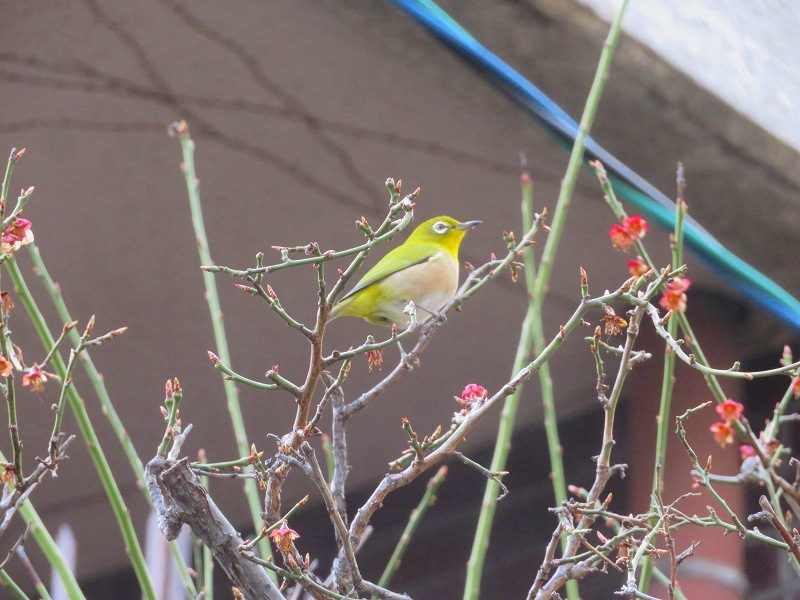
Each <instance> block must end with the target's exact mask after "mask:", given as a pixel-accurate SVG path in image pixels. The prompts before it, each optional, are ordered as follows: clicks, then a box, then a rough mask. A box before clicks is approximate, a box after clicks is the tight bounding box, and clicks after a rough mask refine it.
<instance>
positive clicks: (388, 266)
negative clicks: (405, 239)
mask: <svg viewBox="0 0 800 600" xmlns="http://www.w3.org/2000/svg"><path fill="white" fill-rule="evenodd" d="M440 252H441V248H437V247H435V246H429V245H427V244H420V245H415V246H413V247H407V245H405V244H404V245H402V246H398V247H397V248H395V249H394V250H392V251H391V252H389V254H387V255H386V256H384V257H383V258H382V259H381V260H380V261H378V264H376V265H375V266H374V267H372V268H371V269H370V270H369V271H367V273H366V274H365V275H364V277H362V278H361V281H359V282H358V284H357V285H356V286H355V287H354V288H353V289H352V290H350V291H349V292H347V293H346V294H345V295H344V296H342V297H341V298H340V299H339V302H344V301H345V300H347V299H348V298H351V297H353V296H354V295H355V294H357V293H358V292H360V291H361V290H363V289H365V288H368V287H369V286H371V285H374V284H376V283H378V282H379V281H382V280H384V279H386V278H387V277H389V276H390V275H394V274H395V273H398V272H400V271H403V270H405V269H408V268H409V267H413V266H415V265H420V264H422V263H426V262H428V261H429V260H430V259H431V258H433V257H434V256H436V255H437V254H439V253H440ZM339 302H337V304H338V303H339Z"/></svg>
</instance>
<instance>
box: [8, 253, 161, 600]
mask: <svg viewBox="0 0 800 600" xmlns="http://www.w3.org/2000/svg"><path fill="white" fill-rule="evenodd" d="M5 264H6V267H7V269H8V272H9V274H10V275H11V280H12V281H13V282H14V285H15V286H16V288H17V293H18V295H19V298H20V300H21V301H22V303H23V304H24V306H25V310H26V311H27V313H28V317H29V318H30V319H31V322H32V323H33V325H34V327H35V328H36V332H37V333H38V335H39V338H40V340H41V341H42V345H43V346H44V348H45V349H47V348H51V347H52V346H53V344H54V343H55V340H54V339H53V336H52V335H50V331H49V330H48V328H47V324H46V323H45V321H44V317H43V316H42V313H41V311H40V310H39V307H38V306H36V302H35V301H34V300H33V296H31V293H30V290H29V289H28V285H27V284H26V283H25V279H24V277H23V276H22V272H21V271H20V269H19V265H18V264H17V261H16V259H11V260H8V261H6V263H5ZM53 368H54V370H55V371H56V373H57V374H58V376H59V377H61V379H62V381H66V377H65V374H66V365H65V364H64V360H63V359H62V358H61V356H60V355H59V354H55V355H54V356H53ZM67 399H68V400H69V404H70V407H71V408H72V412H73V414H74V415H75V421H76V423H77V425H78V428H79V429H80V432H81V435H82V436H83V439H84V441H85V442H86V446H87V448H88V450H89V456H90V457H91V459H92V462H93V463H94V466H95V469H96V470H97V474H98V475H99V476H100V481H101V483H102V484H103V488H104V489H105V491H106V495H107V496H108V499H109V502H110V504H111V508H112V510H113V511H114V516H115V517H116V519H117V524H118V525H119V528H120V532H121V533H122V537H123V540H124V542H125V550H126V552H127V553H128V557H129V560H130V561H131V565H132V566H133V569H134V571H135V572H136V577H137V579H138V581H139V585H140V586H141V588H142V594H143V596H144V597H145V598H147V599H148V600H149V599H153V600H155V597H156V595H155V590H154V589H153V582H152V580H151V579H150V574H149V573H148V572H147V565H146V563H145V560H144V556H143V554H142V549H141V546H140V545H139V540H138V539H137V537H136V532H135V530H134V528H133V522H132V521H131V517H130V512H129V511H128V507H127V506H126V505H125V501H124V499H123V498H122V493H121V492H120V490H119V487H118V486H117V482H116V480H115V479H114V474H113V472H112V471H111V466H110V465H109V464H108V461H107V460H106V457H105V454H104V453H103V449H102V447H101V446H100V440H99V439H98V437H97V434H96V433H95V431H94V428H93V426H92V423H91V420H90V419H89V413H88V412H87V411H86V406H85V405H84V403H83V400H82V399H81V397H80V396H79V395H78V393H77V391H76V390H75V386H69V388H68V390H67Z"/></svg>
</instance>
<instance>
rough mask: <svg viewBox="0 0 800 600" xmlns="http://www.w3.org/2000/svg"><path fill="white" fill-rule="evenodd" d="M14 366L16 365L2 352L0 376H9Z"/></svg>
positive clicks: (0, 356)
mask: <svg viewBox="0 0 800 600" xmlns="http://www.w3.org/2000/svg"><path fill="white" fill-rule="evenodd" d="M13 368H14V365H13V364H11V361H10V360H8V359H7V358H6V357H5V356H3V355H2V354H0V376H2V377H8V376H9V375H11V370H12V369H13Z"/></svg>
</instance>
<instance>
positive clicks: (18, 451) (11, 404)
mask: <svg viewBox="0 0 800 600" xmlns="http://www.w3.org/2000/svg"><path fill="white" fill-rule="evenodd" d="M8 342H9V340H8V315H3V322H2V325H0V354H2V355H3V357H5V358H6V359H7V360H9V361H10V360H11V354H10V348H9V343H8ZM3 379H4V380H5V388H6V389H5V392H6V406H7V407H8V430H9V432H10V434H11V460H12V461H13V463H14V484H15V485H16V486H17V487H18V488H21V487H22V485H23V481H24V480H25V477H24V475H23V474H22V442H21V441H20V438H19V423H18V422H17V397H16V391H15V390H16V387H15V386H14V373H13V370H12V372H11V374H10V375H9V376H8V377H4V378H3Z"/></svg>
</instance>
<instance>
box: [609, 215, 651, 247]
mask: <svg viewBox="0 0 800 600" xmlns="http://www.w3.org/2000/svg"><path fill="white" fill-rule="evenodd" d="M647 230H648V226H647V221H645V220H644V219H643V218H642V217H641V216H640V215H633V216H632V217H625V218H624V219H622V225H612V226H611V229H609V230H608V236H609V237H610V238H611V245H612V246H614V248H617V249H618V250H622V251H623V252H627V251H628V250H630V249H631V247H632V246H633V245H634V243H636V240H638V239H640V238H643V237H644V236H645V234H646V233H647Z"/></svg>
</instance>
